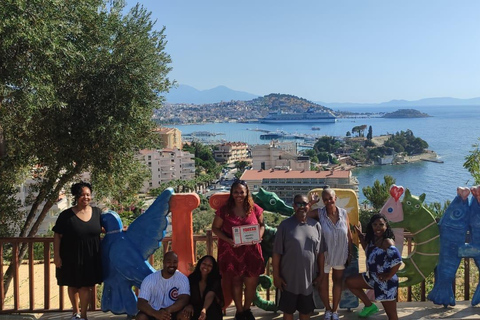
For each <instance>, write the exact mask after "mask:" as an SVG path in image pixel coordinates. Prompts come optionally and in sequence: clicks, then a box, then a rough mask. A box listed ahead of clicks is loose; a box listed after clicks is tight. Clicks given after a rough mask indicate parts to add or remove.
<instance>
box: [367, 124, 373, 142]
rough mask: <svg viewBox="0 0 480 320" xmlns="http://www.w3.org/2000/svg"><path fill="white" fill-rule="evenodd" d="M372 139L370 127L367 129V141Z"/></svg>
mask: <svg viewBox="0 0 480 320" xmlns="http://www.w3.org/2000/svg"><path fill="white" fill-rule="evenodd" d="M372 138H373V129H372V126H369V127H368V133H367V139H368V140H372Z"/></svg>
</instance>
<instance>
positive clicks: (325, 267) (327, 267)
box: [323, 263, 345, 273]
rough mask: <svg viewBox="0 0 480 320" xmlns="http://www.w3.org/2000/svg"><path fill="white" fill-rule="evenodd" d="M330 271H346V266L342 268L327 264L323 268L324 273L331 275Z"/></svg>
mask: <svg viewBox="0 0 480 320" xmlns="http://www.w3.org/2000/svg"><path fill="white" fill-rule="evenodd" d="M330 269H335V270H345V265H340V266H331V265H328V264H326V263H325V265H324V266H323V272H325V273H329V272H330Z"/></svg>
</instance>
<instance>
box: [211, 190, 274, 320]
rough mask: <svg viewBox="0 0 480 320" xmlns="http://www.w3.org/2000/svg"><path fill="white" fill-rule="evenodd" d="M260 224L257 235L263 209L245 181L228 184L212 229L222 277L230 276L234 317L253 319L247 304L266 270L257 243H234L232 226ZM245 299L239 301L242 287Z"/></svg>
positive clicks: (250, 303)
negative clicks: (254, 198)
mask: <svg viewBox="0 0 480 320" xmlns="http://www.w3.org/2000/svg"><path fill="white" fill-rule="evenodd" d="M242 225H259V227H260V239H261V238H262V236H263V233H264V231H265V225H264V223H263V210H262V208H260V207H259V206H258V205H256V204H255V203H254V202H253V199H252V195H251V194H250V191H249V189H248V186H247V183H246V182H245V181H243V180H237V181H235V182H234V183H233V184H232V187H231V188H230V197H229V198H228V200H227V203H226V204H225V205H224V206H223V207H222V208H220V209H219V210H218V211H217V212H216V213H215V219H214V220H213V224H212V231H213V232H214V233H215V234H216V235H217V237H218V239H219V240H218V259H217V260H218V264H219V267H220V273H221V274H222V277H223V279H232V298H233V301H234V303H235V307H236V309H237V312H236V314H235V320H254V319H255V318H254V316H253V314H252V311H251V310H250V306H251V305H252V302H253V300H254V298H255V290H256V288H257V285H258V277H259V276H260V275H261V274H262V273H264V271H265V262H264V260H263V255H262V249H261V247H260V243H254V244H248V245H241V246H239V245H235V242H234V241H233V238H232V228H233V227H236V226H242ZM243 285H245V299H244V301H243V304H242V291H243V290H242V289H243Z"/></svg>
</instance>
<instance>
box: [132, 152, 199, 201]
mask: <svg viewBox="0 0 480 320" xmlns="http://www.w3.org/2000/svg"><path fill="white" fill-rule="evenodd" d="M138 159H139V160H140V161H142V162H143V163H145V165H146V166H147V167H148V168H149V169H150V172H151V177H150V179H149V180H148V181H146V182H145V183H144V186H143V188H142V190H141V191H142V192H144V193H146V192H148V191H149V190H150V189H152V188H158V187H160V185H161V184H162V183H164V182H168V181H172V180H178V179H181V180H192V179H193V178H194V177H195V160H194V155H193V154H191V153H190V152H186V151H182V150H179V149H177V148H173V149H168V148H166V149H161V150H147V149H144V150H140V154H139V155H138Z"/></svg>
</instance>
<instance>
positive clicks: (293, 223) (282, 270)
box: [273, 194, 324, 320]
mask: <svg viewBox="0 0 480 320" xmlns="http://www.w3.org/2000/svg"><path fill="white" fill-rule="evenodd" d="M293 208H294V210H295V215H293V216H291V217H290V218H288V219H286V220H284V221H282V223H280V225H279V226H278V229H277V234H276V236H275V243H274V247H273V279H274V284H275V287H277V289H278V290H280V291H281V296H280V302H279V309H280V310H282V311H283V319H285V320H293V314H294V313H295V311H296V310H298V312H299V314H300V320H306V319H310V314H311V313H312V312H313V310H314V309H315V304H314V302H313V289H314V288H313V285H314V284H316V283H320V280H321V277H322V276H323V274H324V272H323V264H324V255H323V250H322V249H321V242H322V229H321V226H320V223H318V221H316V220H314V219H311V218H309V217H307V213H308V211H309V210H310V204H309V202H308V198H307V196H305V195H301V194H299V195H296V196H295V197H294V199H293Z"/></svg>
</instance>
